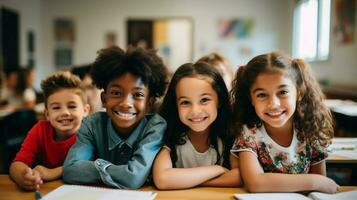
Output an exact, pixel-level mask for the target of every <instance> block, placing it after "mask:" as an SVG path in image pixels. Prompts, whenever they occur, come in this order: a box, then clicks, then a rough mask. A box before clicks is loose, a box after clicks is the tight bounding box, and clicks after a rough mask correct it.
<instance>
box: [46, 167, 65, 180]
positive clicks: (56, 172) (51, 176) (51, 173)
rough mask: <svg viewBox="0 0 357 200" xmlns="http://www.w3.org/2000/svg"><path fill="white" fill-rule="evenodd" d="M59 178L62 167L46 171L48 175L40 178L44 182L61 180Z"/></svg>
mask: <svg viewBox="0 0 357 200" xmlns="http://www.w3.org/2000/svg"><path fill="white" fill-rule="evenodd" d="M61 176H62V166H61V167H56V168H53V169H48V173H47V174H46V175H45V176H44V177H42V179H43V180H45V181H53V180H56V179H59V178H61Z"/></svg>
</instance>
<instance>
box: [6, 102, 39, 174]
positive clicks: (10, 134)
mask: <svg viewBox="0 0 357 200" xmlns="http://www.w3.org/2000/svg"><path fill="white" fill-rule="evenodd" d="M36 122H37V118H36V113H35V111H34V110H32V109H24V110H17V111H15V112H13V113H11V114H9V115H7V116H5V117H3V118H2V119H0V144H1V145H0V157H1V163H0V173H8V171H9V166H10V164H11V161H12V160H13V159H14V157H15V155H16V153H17V152H18V151H19V149H20V147H21V144H22V142H23V140H24V139H25V137H26V135H27V132H28V131H29V130H30V129H31V128H32V126H33V125H35V123H36Z"/></svg>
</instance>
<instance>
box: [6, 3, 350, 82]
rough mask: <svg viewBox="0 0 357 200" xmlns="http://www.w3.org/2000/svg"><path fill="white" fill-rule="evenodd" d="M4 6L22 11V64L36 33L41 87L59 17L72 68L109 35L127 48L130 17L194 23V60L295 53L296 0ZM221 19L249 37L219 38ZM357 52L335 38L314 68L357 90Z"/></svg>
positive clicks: (320, 74) (51, 59) (233, 59)
mask: <svg viewBox="0 0 357 200" xmlns="http://www.w3.org/2000/svg"><path fill="white" fill-rule="evenodd" d="M1 4H3V5H7V6H11V7H14V8H16V9H18V10H20V12H21V31H22V33H21V55H20V57H21V63H22V64H25V63H26V62H27V55H26V50H25V49H26V46H25V42H26V40H25V34H26V30H27V29H29V28H32V29H34V30H35V33H36V34H37V35H36V46H37V49H36V63H37V64H38V65H37V66H36V69H38V70H37V82H36V85H37V87H38V86H39V82H40V80H41V79H42V78H44V77H46V76H47V75H48V74H49V73H51V72H53V71H55V70H57V69H56V68H55V67H54V57H53V55H54V49H55V42H54V30H53V27H54V24H53V21H54V19H55V18H57V17H71V18H73V19H74V21H75V32H76V38H75V45H74V55H73V56H74V58H73V62H74V63H73V64H74V65H80V64H85V63H88V62H92V61H93V60H94V58H95V56H96V51H97V50H98V49H100V48H102V47H104V43H105V38H104V37H105V33H106V32H108V31H115V32H117V36H118V43H119V45H120V46H122V47H125V46H126V26H125V25H126V19H128V18H146V17H147V18H161V17H189V18H191V19H192V22H193V26H194V33H193V40H194V44H193V59H194V60H196V59H197V58H199V57H200V56H202V55H203V54H205V53H208V52H210V51H217V52H219V53H221V54H223V55H224V56H226V57H227V58H228V59H229V60H230V61H231V62H232V64H233V65H234V66H237V65H240V64H244V63H246V62H247V61H248V60H249V59H251V58H252V57H253V56H254V55H257V54H261V53H265V52H267V51H271V50H282V51H285V52H287V53H288V54H290V52H291V30H292V13H293V0H288V1H287V0H265V1H261V0H249V1H247V0H221V1H216V0H194V1H192V0H150V1H147V0H101V1H98V0H76V1H72V0H61V1H57V0H2V1H1V2H0V5H1ZM221 18H252V19H253V20H254V29H253V32H252V34H251V36H250V37H249V38H246V39H239V40H223V39H220V38H219V37H218V34H217V29H216V28H217V21H218V19H221ZM355 27H356V28H357V26H355ZM356 33H357V30H356ZM356 38H357V37H356ZM356 48H357V42H355V43H354V44H352V45H347V46H340V45H337V44H336V43H335V42H334V40H333V38H332V41H331V50H330V58H329V60H328V61H324V62H315V63H311V65H312V67H313V70H314V71H315V74H316V75H317V76H318V78H320V79H328V80H329V81H330V83H332V84H335V83H337V84H347V85H354V86H357V81H355V77H356V76H357V59H354V57H355V56H356V52H357V51H356V50H357V49H356ZM244 49H248V50H249V51H248V53H246V54H242V50H244ZM184 62H188V61H182V63H184Z"/></svg>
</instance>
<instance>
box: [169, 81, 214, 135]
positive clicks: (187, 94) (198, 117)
mask: <svg viewBox="0 0 357 200" xmlns="http://www.w3.org/2000/svg"><path fill="white" fill-rule="evenodd" d="M176 104H177V108H178V113H179V117H180V120H181V122H182V123H183V124H185V125H186V126H188V127H189V128H190V129H191V130H190V131H193V132H204V133H208V132H209V127H210V125H211V124H212V122H214V120H215V119H216V118H217V107H218V97H217V93H216V91H215V90H214V89H213V88H212V86H211V83H210V82H209V80H208V79H203V78H200V77H187V78H182V79H181V80H180V81H179V82H178V83H177V86H176Z"/></svg>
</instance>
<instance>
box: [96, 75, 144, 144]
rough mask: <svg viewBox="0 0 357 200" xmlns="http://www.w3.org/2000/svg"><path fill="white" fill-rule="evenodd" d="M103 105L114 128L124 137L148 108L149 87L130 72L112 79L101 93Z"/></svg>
mask: <svg viewBox="0 0 357 200" xmlns="http://www.w3.org/2000/svg"><path fill="white" fill-rule="evenodd" d="M101 97H102V102H103V106H104V107H105V108H106V110H107V114H108V116H109V117H110V118H111V120H112V122H113V124H114V126H115V128H116V129H117V130H118V131H119V133H120V134H121V135H122V136H124V137H126V136H128V135H129V134H130V133H131V131H132V129H133V128H134V127H135V126H136V125H137V124H138V122H139V121H140V120H141V119H142V118H143V117H144V116H145V114H146V112H147V111H148V110H149V102H150V100H149V99H150V98H149V89H148V87H147V86H146V85H144V83H143V82H142V80H141V78H137V77H136V76H134V75H132V74H131V73H125V74H123V75H121V76H120V77H119V78H116V79H113V80H112V81H111V82H110V83H109V84H108V86H107V88H106V90H105V91H104V92H103V93H102V95H101Z"/></svg>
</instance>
